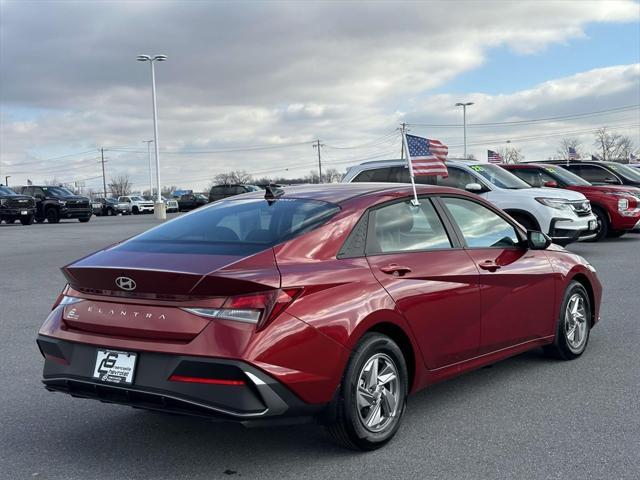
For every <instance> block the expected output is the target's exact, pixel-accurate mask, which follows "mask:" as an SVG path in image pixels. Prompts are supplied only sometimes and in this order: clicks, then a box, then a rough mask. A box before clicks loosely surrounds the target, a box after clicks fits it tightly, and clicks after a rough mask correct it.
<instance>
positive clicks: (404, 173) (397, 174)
mask: <svg viewBox="0 0 640 480" xmlns="http://www.w3.org/2000/svg"><path fill="white" fill-rule="evenodd" d="M410 181H411V179H410V178H409V169H408V168H406V167H384V168H374V169H371V170H365V171H364V172H360V173H359V174H358V175H356V176H355V178H354V179H353V180H352V182H391V183H408V182H410Z"/></svg>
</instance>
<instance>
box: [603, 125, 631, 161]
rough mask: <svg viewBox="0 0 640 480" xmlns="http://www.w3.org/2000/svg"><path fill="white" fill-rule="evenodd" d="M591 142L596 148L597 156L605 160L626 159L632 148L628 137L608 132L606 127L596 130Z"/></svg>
mask: <svg viewBox="0 0 640 480" xmlns="http://www.w3.org/2000/svg"><path fill="white" fill-rule="evenodd" d="M593 144H594V146H595V147H596V148H597V149H598V157H600V159H601V160H605V161H606V160H622V159H627V158H629V153H632V152H633V150H634V145H633V141H632V140H631V139H630V138H629V137H627V136H625V135H620V134H619V133H615V132H614V133H612V132H609V131H608V130H607V128H606V127H602V128H601V129H599V130H598V131H597V132H596V138H595V140H594V142H593Z"/></svg>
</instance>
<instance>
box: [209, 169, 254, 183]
mask: <svg viewBox="0 0 640 480" xmlns="http://www.w3.org/2000/svg"><path fill="white" fill-rule="evenodd" d="M252 181H253V177H252V176H251V174H250V173H247V172H245V171H244V170H234V171H232V172H225V173H219V174H218V175H216V176H215V177H213V184H214V185H225V184H227V185H228V184H236V183H239V184H243V183H251V182H252Z"/></svg>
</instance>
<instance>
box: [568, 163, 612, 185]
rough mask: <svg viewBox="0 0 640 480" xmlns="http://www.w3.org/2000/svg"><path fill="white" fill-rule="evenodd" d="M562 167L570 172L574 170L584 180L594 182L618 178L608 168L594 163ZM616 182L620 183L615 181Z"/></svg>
mask: <svg viewBox="0 0 640 480" xmlns="http://www.w3.org/2000/svg"><path fill="white" fill-rule="evenodd" d="M564 168H568V169H569V170H571V171H572V172H575V173H576V174H578V175H579V176H581V177H582V178H584V179H585V180H586V181H588V182H591V183H596V184H601V185H602V184H606V183H608V182H607V181H612V180H616V181H617V180H618V178H617V177H616V176H615V175H614V174H613V173H611V172H610V171H609V170H607V169H606V168H603V167H599V166H596V165H574V164H572V165H568V166H565V167H564ZM617 183H620V182H619V181H617Z"/></svg>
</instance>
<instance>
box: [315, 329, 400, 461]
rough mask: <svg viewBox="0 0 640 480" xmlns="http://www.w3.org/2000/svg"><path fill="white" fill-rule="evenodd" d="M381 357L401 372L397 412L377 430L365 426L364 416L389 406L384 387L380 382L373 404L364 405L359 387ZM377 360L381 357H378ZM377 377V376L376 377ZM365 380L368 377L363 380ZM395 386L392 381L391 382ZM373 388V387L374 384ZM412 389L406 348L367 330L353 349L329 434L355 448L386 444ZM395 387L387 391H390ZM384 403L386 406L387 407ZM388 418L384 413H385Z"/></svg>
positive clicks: (396, 425)
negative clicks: (363, 377)
mask: <svg viewBox="0 0 640 480" xmlns="http://www.w3.org/2000/svg"><path fill="white" fill-rule="evenodd" d="M374 358H375V359H380V361H381V362H386V363H383V365H385V364H390V365H392V366H393V367H394V368H395V371H396V372H397V375H396V378H397V384H396V385H395V387H396V388H395V393H396V399H397V400H396V401H395V407H394V408H395V410H394V412H395V414H392V415H389V416H387V417H386V418H385V420H384V421H383V422H382V427H383V428H381V429H380V430H379V431H373V430H371V429H369V427H366V426H365V425H364V420H363V419H362V418H361V416H362V414H363V412H370V410H367V409H373V408H379V411H380V412H381V411H382V410H384V409H388V403H386V402H384V397H385V395H384V390H383V389H382V390H380V384H379V383H378V382H375V383H378V385H377V386H376V387H375V391H374V393H372V394H371V398H372V399H374V398H375V400H372V401H373V402H374V403H373V404H372V405H376V406H377V407H376V406H370V407H362V406H360V405H359V403H358V389H359V386H360V381H361V380H362V375H365V374H366V373H365V371H364V368H365V366H367V365H368V364H369V362H370V361H372V360H373V359H374ZM376 361H377V360H376ZM376 378H377V377H376ZM362 381H363V382H364V380H362ZM388 385H389V387H391V384H388ZM372 388H373V387H372ZM408 390H409V375H408V372H407V365H406V362H405V359H404V356H403V354H402V351H401V350H400V348H399V347H398V345H396V343H395V342H394V341H393V340H392V339H391V338H389V337H387V336H386V335H382V334H380V333H367V334H365V335H364V337H363V338H362V339H361V340H360V343H358V346H357V347H356V348H355V349H354V350H353V352H352V354H351V357H350V359H349V363H348V364H347V368H346V370H345V373H344V376H343V378H342V382H341V384H340V390H339V391H338V393H337V396H336V400H335V403H334V405H332V407H333V411H334V412H335V413H334V416H333V418H332V419H331V420H330V421H329V423H328V424H327V425H326V428H327V430H328V432H329V435H330V436H331V437H332V439H333V440H334V441H335V442H336V443H338V444H339V445H341V446H343V447H346V448H350V449H353V450H361V451H370V450H375V449H377V448H380V447H382V446H383V445H385V444H386V443H387V442H389V440H391V439H392V438H393V436H394V435H395V434H396V432H397V431H398V428H399V427H400V424H401V422H402V417H403V415H404V411H405V407H406V401H407V394H408ZM390 391H391V388H390V389H389V390H387V392H390ZM375 402H377V403H375ZM383 404H384V405H385V407H384V408H383ZM382 417H384V415H383V416H382Z"/></svg>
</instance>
